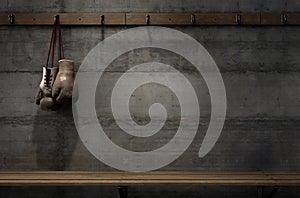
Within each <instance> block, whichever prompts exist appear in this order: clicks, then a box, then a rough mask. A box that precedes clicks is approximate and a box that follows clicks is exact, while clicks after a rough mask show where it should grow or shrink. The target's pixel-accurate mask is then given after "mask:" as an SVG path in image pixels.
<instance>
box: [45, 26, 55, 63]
mask: <svg viewBox="0 0 300 198" xmlns="http://www.w3.org/2000/svg"><path fill="white" fill-rule="evenodd" d="M55 34H56V31H55V23H54V25H53V28H52V35H51V40H50V45H49V49H48V56H47V61H46V64H45V67H46V69H47V68H48V63H49V58H50V52H51V49H52V45H53V38H54V35H55Z"/></svg>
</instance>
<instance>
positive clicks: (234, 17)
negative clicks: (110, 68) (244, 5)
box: [0, 13, 300, 26]
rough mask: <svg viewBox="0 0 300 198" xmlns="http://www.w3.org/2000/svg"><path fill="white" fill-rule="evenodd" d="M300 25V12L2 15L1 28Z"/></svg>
mask: <svg viewBox="0 0 300 198" xmlns="http://www.w3.org/2000/svg"><path fill="white" fill-rule="evenodd" d="M55 15H59V17H60V21H61V24H62V25H194V26H197V25H300V13H208V14H203V13H0V25H52V24H53V22H54V16H55Z"/></svg>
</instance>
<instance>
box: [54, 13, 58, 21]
mask: <svg viewBox="0 0 300 198" xmlns="http://www.w3.org/2000/svg"><path fill="white" fill-rule="evenodd" d="M58 20H59V15H58V14H57V15H55V16H54V22H57V21H58Z"/></svg>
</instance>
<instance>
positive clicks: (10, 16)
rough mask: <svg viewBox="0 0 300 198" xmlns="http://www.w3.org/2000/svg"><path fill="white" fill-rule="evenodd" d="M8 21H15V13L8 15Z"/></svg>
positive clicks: (12, 22)
mask: <svg viewBox="0 0 300 198" xmlns="http://www.w3.org/2000/svg"><path fill="white" fill-rule="evenodd" d="M8 22H9V24H14V23H15V15H13V14H10V15H8Z"/></svg>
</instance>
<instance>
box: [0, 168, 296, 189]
mask: <svg viewBox="0 0 300 198" xmlns="http://www.w3.org/2000/svg"><path fill="white" fill-rule="evenodd" d="M0 185H1V186H45V185H46V186H73V185H77V186H78V185H82V186H84V185H106V186H109V185H111V186H122V185H124V186H131V185H202V186H300V173H298V172H158V171H155V172H142V173H133V172H84V171H27V172H26V171H2V172H0Z"/></svg>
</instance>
